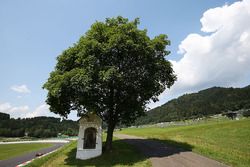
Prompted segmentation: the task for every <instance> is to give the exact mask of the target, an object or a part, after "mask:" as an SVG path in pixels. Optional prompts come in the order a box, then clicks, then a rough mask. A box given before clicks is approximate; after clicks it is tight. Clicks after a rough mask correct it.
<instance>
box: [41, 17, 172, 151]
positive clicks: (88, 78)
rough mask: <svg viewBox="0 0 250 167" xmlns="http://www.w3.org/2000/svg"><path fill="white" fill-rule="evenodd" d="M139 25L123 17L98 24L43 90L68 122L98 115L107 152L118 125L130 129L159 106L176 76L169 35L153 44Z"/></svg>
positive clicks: (70, 52)
mask: <svg viewBox="0 0 250 167" xmlns="http://www.w3.org/2000/svg"><path fill="white" fill-rule="evenodd" d="M138 25H139V19H135V20H133V21H129V20H128V19H126V18H123V17H121V16H119V17H116V18H107V19H106V21H105V22H98V21H97V22H95V23H94V24H93V25H92V26H91V28H90V29H89V30H88V31H87V32H86V33H85V35H83V36H82V37H81V38H80V39H79V41H78V42H77V43H75V44H74V45H73V46H72V47H69V48H68V49H67V50H65V51H64V52H63V53H62V54H61V55H59V56H58V57H57V64H56V66H55V70H54V71H52V72H51V73H50V77H49V79H48V81H47V82H46V83H45V84H44V88H45V89H47V90H48V96H47V101H46V102H47V103H48V104H49V105H50V110H51V111H52V112H54V113H57V114H60V115H61V116H64V117H67V115H68V114H69V113H70V111H72V110H76V111H77V112H78V114H79V115H82V114H85V113H87V112H95V113H96V114H97V115H99V116H100V117H101V118H102V120H103V121H105V122H106V123H107V125H108V135H107V140H106V149H107V150H110V149H111V146H112V135H113V130H114V128H115V126H116V124H117V123H123V124H129V123H132V122H133V121H134V120H135V119H136V118H137V117H139V116H141V115H143V114H144V112H145V110H146V104H148V103H149V102H150V101H151V100H152V101H157V100H158V98H157V97H158V95H159V94H160V93H162V92H163V91H164V90H165V88H166V87H168V88H169V87H170V86H172V85H173V83H174V81H175V80H176V76H175V74H174V72H173V69H172V65H171V63H170V62H169V61H167V60H166V58H165V56H167V55H168V54H169V53H170V52H169V51H167V50H166V46H167V45H170V41H169V40H168V37H167V35H164V34H161V35H159V36H156V37H154V38H153V39H150V37H148V35H147V31H146V30H140V29H139V28H138Z"/></svg>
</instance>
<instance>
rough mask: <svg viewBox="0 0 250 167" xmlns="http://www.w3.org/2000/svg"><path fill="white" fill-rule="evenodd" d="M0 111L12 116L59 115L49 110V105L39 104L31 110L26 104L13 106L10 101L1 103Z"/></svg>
mask: <svg viewBox="0 0 250 167" xmlns="http://www.w3.org/2000/svg"><path fill="white" fill-rule="evenodd" d="M0 112H3V113H7V114H10V117H12V118H31V117H37V116H53V117H59V116H58V115H56V114H54V113H52V112H50V111H49V106H48V105H46V104H41V105H39V106H38V107H36V108H35V109H34V110H31V109H30V107H29V106H28V105H23V106H13V105H11V104H10V103H8V102H7V103H1V104H0Z"/></svg>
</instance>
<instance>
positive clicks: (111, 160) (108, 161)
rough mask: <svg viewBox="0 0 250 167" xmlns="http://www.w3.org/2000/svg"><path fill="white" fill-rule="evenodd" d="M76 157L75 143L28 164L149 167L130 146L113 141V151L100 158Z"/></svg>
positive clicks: (37, 165)
mask: <svg viewBox="0 0 250 167" xmlns="http://www.w3.org/2000/svg"><path fill="white" fill-rule="evenodd" d="M75 156H76V141H74V142H71V143H69V144H67V145H66V146H64V147H63V148H62V149H60V150H59V151H57V152H54V153H52V154H50V155H48V156H46V157H43V158H40V159H37V160H35V161H33V162H32V163H31V164H29V165H28V166H29V167H40V166H42V167H57V166H60V167H61V166H62V167H68V166H84V167H85V166H87V167H90V166H95V167H101V166H102V167H104V166H107V167H111V166H113V167H125V166H133V167H150V166H151V163H150V162H149V160H147V159H145V158H144V156H143V155H141V154H140V153H139V152H137V150H135V149H134V148H133V147H132V146H130V145H128V144H126V143H124V142H121V141H120V140H115V141H114V142H113V151H112V152H109V153H103V154H102V155H101V156H100V157H97V158H92V159H89V160H77V159H76V158H75Z"/></svg>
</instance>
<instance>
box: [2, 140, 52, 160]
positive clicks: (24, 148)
mask: <svg viewBox="0 0 250 167" xmlns="http://www.w3.org/2000/svg"><path fill="white" fill-rule="evenodd" d="M50 146H52V144H43V143H30V144H26V143H25V144H0V150H1V151H0V160H5V159H10V158H13V157H16V156H19V155H23V154H26V153H29V152H32V151H35V150H39V149H42V148H47V147H50Z"/></svg>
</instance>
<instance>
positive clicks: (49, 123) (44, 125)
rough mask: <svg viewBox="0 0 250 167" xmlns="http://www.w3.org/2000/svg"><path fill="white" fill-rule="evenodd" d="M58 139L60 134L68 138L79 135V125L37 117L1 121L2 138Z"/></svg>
mask: <svg viewBox="0 0 250 167" xmlns="http://www.w3.org/2000/svg"><path fill="white" fill-rule="evenodd" d="M25 133H26V134H27V135H28V136H30V137H37V138H48V137H57V134H58V133H61V134H62V135H68V136H76V135H77V134H78V123H77V122H76V121H72V120H62V121H61V120H60V118H53V117H35V118H25V119H20V118H19V119H13V118H12V119H6V120H5V119H4V120H1V121H0V136H4V137H23V136H25Z"/></svg>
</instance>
